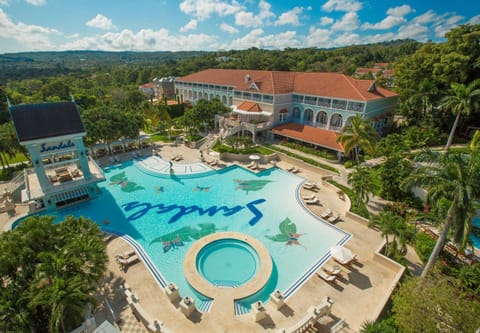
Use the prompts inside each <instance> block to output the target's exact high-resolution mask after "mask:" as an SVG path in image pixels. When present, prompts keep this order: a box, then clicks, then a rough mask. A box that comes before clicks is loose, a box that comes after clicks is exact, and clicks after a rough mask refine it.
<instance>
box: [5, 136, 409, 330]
mask: <svg viewBox="0 0 480 333" xmlns="http://www.w3.org/2000/svg"><path fill="white" fill-rule="evenodd" d="M160 151H161V156H162V158H163V159H165V160H168V159H170V158H171V157H174V156H176V155H178V154H180V155H182V157H183V160H182V161H180V162H177V163H197V162H198V161H199V160H200V151H199V150H197V149H191V148H188V147H185V146H183V145H182V146H178V147H174V146H171V145H168V144H164V145H163V146H162V147H161V148H160ZM151 154H152V151H151V148H146V149H144V150H143V156H144V157H147V156H150V155H151ZM118 156H119V157H120V159H121V160H126V159H131V158H132V156H131V154H130V153H125V154H123V155H118ZM207 159H212V157H211V156H208V157H207ZM100 164H101V165H102V166H106V165H108V164H110V162H109V160H108V159H107V158H104V159H100ZM231 164H233V163H232V162H225V161H219V163H218V164H217V166H215V168H222V167H225V166H229V165H231ZM292 164H295V165H297V166H298V167H299V168H300V172H299V173H297V175H299V176H301V177H304V178H305V179H306V181H308V182H311V183H316V184H318V185H319V188H320V190H319V191H318V192H315V193H314V192H312V191H309V190H307V189H304V188H302V189H301V190H300V193H299V196H300V197H301V198H303V197H304V196H307V195H310V194H312V193H314V194H315V195H316V196H317V197H318V198H319V200H320V205H318V204H316V205H306V204H305V207H306V209H309V210H310V211H311V212H312V214H315V215H317V216H319V215H320V214H321V213H322V212H323V211H324V210H325V209H327V208H330V209H331V210H332V211H336V212H338V213H339V214H340V220H339V221H337V222H336V223H335V226H336V227H338V228H340V229H343V230H345V231H346V232H348V233H350V234H351V235H352V237H351V238H350V240H349V241H348V242H347V243H346V247H347V248H349V249H350V250H352V252H353V253H355V254H356V255H357V258H358V260H357V261H356V262H354V263H353V265H351V266H349V267H345V266H342V272H341V275H340V277H339V278H338V279H337V282H336V283H328V282H325V281H324V280H323V279H321V278H319V277H318V276H317V275H312V276H311V277H310V278H309V279H308V280H307V281H306V282H305V284H304V285H302V286H301V288H299V289H297V290H296V291H295V292H294V293H293V294H292V295H291V296H290V297H288V298H287V300H286V305H285V306H283V307H282V308H280V309H279V310H277V309H276V308H275V307H274V306H273V304H271V302H267V303H266V304H265V308H266V311H267V313H268V317H267V318H266V319H264V320H262V321H260V322H255V319H254V317H253V315H252V314H251V313H248V314H244V315H240V316H235V315H233V313H234V311H233V304H232V302H231V299H232V298H231V297H230V296H229V295H228V289H225V295H226V296H225V297H221V296H220V297H218V298H216V299H215V300H214V302H213V305H212V307H211V308H210V311H209V312H208V313H201V312H198V311H195V312H194V313H193V314H192V315H190V316H189V317H188V318H187V317H186V316H185V315H184V314H183V313H182V312H181V311H180V302H179V301H178V300H177V301H175V302H173V303H172V302H171V301H170V300H169V298H168V297H167V295H166V294H165V292H164V289H163V288H162V287H161V286H160V285H159V283H158V282H157V281H156V280H155V279H154V277H153V276H152V274H151V273H150V272H149V270H148V269H147V267H146V266H145V265H144V264H143V262H139V263H136V264H133V265H131V266H129V267H128V269H127V270H126V271H125V272H124V271H121V270H120V269H119V266H118V265H117V263H116V262H115V259H114V258H115V255H117V254H120V253H124V252H125V251H127V250H130V249H131V246H130V245H129V243H127V242H126V241H125V240H123V239H122V238H118V237H114V238H113V239H111V240H110V241H108V243H107V253H108V256H109V258H110V260H109V263H108V268H107V272H106V273H105V278H104V281H103V282H102V285H101V287H100V288H99V292H98V295H97V299H98V303H97V304H98V307H97V309H96V311H95V319H96V322H97V324H100V323H102V322H103V321H104V320H109V321H111V322H113V321H114V319H115V320H116V321H117V322H118V323H119V324H118V325H119V327H120V329H121V330H122V332H146V331H147V330H146V329H145V327H144V326H143V324H142V323H141V322H139V321H137V320H136V319H135V317H134V315H133V313H132V310H131V309H130V308H129V306H128V304H127V302H126V299H125V297H124V295H123V292H121V286H122V284H123V283H124V282H128V285H129V286H130V288H131V289H132V291H133V292H134V293H136V294H137V296H138V298H139V300H140V304H141V305H142V307H143V308H144V309H145V310H146V311H147V312H148V313H149V314H150V316H151V317H152V318H156V319H159V320H160V321H162V322H163V323H164V324H165V327H167V328H168V329H169V330H171V331H172V332H176V333H180V332H194V331H195V332H264V331H267V332H277V331H279V330H280V329H282V328H289V327H292V326H294V325H295V324H296V323H297V322H298V321H299V320H300V319H302V318H303V317H304V316H305V314H306V312H307V310H308V309H309V308H310V307H311V306H316V305H319V304H321V302H322V300H323V298H324V297H325V296H329V297H331V299H332V300H333V301H334V304H333V307H332V313H331V315H329V316H326V317H324V318H323V319H322V323H323V324H324V325H317V331H318V332H328V331H329V330H328V328H329V327H330V326H332V325H334V324H335V323H336V322H338V321H339V320H341V319H343V320H345V322H346V323H347V325H348V328H345V329H344V330H343V332H358V331H359V329H360V326H361V325H362V323H363V322H364V321H366V320H372V319H375V318H376V316H377V315H378V314H379V311H380V310H381V309H382V308H383V306H384V304H385V302H386V300H387V299H388V295H390V293H391V292H392V290H393V288H394V287H395V285H396V284H397V281H398V279H399V274H400V275H401V272H400V270H401V267H400V266H399V265H398V264H396V263H393V262H391V261H390V260H389V259H386V258H385V257H383V256H379V255H378V254H377V251H378V249H379V248H380V247H381V246H382V244H383V241H384V240H383V238H382V237H381V235H380V233H379V232H377V231H375V230H373V229H370V228H368V227H367V225H366V224H365V221H361V220H360V219H358V218H356V217H354V216H352V215H350V214H347V210H348V208H349V202H348V198H346V199H343V200H342V198H341V196H340V195H339V194H338V192H337V190H336V189H335V188H333V187H331V186H330V185H327V184H322V177H325V176H331V174H329V173H328V172H326V171H322V170H320V169H317V168H314V167H308V166H306V165H305V164H302V163H298V164H297V163H295V161H292V160H291V159H288V158H285V159H284V158H283V157H282V159H281V160H280V161H279V162H277V163H276V166H277V167H280V168H282V169H286V168H288V167H290V166H291V165H292ZM240 165H242V164H240ZM270 167H272V165H271V164H265V165H262V164H260V168H259V170H262V169H265V168H270ZM27 209H28V207H27V206H26V205H17V214H16V216H15V217H14V218H15V219H16V218H18V217H19V216H20V215H21V214H23V213H26V211H27ZM12 219H13V218H9V217H8V216H7V215H6V214H1V215H0V231H3V230H7V229H8V228H9V225H10V224H11V221H12ZM331 263H332V259H330V261H329V264H331ZM160 270H161V268H160ZM180 295H181V296H182V297H184V296H188V295H185V294H183V291H182V290H180ZM104 299H107V300H108V304H109V306H107V305H106V303H105V302H104ZM110 306H111V309H112V310H113V315H112V312H111V311H110V310H109V307H110ZM227 310H228V311H227ZM340 332H341V331H340Z"/></svg>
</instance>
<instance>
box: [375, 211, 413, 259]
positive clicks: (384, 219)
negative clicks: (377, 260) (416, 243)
mask: <svg viewBox="0 0 480 333" xmlns="http://www.w3.org/2000/svg"><path fill="white" fill-rule="evenodd" d="M370 223H371V225H373V226H375V227H377V228H378V229H380V232H381V234H382V236H383V237H385V243H386V244H385V247H386V251H387V255H391V254H392V255H393V254H395V253H394V251H395V249H397V248H398V244H397V240H398V241H399V243H400V244H399V245H400V246H401V248H400V251H401V253H405V252H406V244H407V243H406V232H407V223H406V222H405V220H404V219H403V218H402V217H401V216H399V215H397V214H395V213H393V212H390V211H385V212H380V213H378V214H377V215H375V216H373V217H372V219H371V220H370ZM390 235H391V236H393V240H392V242H391V245H392V246H390V242H389V236H390Z"/></svg>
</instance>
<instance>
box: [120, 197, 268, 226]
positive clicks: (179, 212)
mask: <svg viewBox="0 0 480 333" xmlns="http://www.w3.org/2000/svg"><path fill="white" fill-rule="evenodd" d="M264 202H266V200H265V199H257V200H253V201H250V202H249V203H247V204H246V205H245V206H243V205H236V206H233V207H228V206H225V205H224V206H220V207H218V206H216V205H214V206H210V207H208V208H202V207H199V206H197V205H191V206H183V205H177V204H170V205H165V204H163V203H159V204H151V203H149V202H138V201H132V202H129V203H126V204H124V205H122V208H123V210H125V212H129V211H134V212H133V214H131V215H130V216H127V220H128V221H134V220H137V219H139V218H141V217H142V216H144V215H146V214H147V213H149V212H150V211H152V212H154V213H156V214H165V213H169V212H175V214H174V215H173V216H171V217H170V218H169V219H168V223H175V222H177V221H178V220H179V219H181V218H182V217H184V216H186V215H189V214H192V213H198V215H200V216H203V215H205V214H207V215H208V216H214V215H216V214H217V213H220V214H222V215H223V216H232V215H234V214H236V213H238V212H240V211H242V210H244V209H245V208H247V209H248V210H249V211H250V212H251V213H252V214H253V217H252V218H251V219H250V221H248V224H250V225H251V226H254V225H255V224H257V223H258V221H260V220H261V218H262V217H263V213H262V212H261V211H260V210H258V208H257V207H256V206H257V205H259V204H262V203H264Z"/></svg>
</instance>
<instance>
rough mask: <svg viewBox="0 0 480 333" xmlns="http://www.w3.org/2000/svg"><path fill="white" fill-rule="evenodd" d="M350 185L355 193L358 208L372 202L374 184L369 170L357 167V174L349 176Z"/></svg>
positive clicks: (353, 173)
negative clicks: (371, 195)
mask: <svg viewBox="0 0 480 333" xmlns="http://www.w3.org/2000/svg"><path fill="white" fill-rule="evenodd" d="M348 184H349V185H350V186H351V187H352V190H353V192H354V193H355V201H356V204H357V207H360V206H361V204H362V203H364V204H367V203H368V202H369V201H370V194H371V193H372V192H373V188H374V184H373V182H372V179H371V177H370V173H369V172H368V169H367V168H365V167H361V166H357V167H356V168H355V172H352V173H350V174H349V175H348Z"/></svg>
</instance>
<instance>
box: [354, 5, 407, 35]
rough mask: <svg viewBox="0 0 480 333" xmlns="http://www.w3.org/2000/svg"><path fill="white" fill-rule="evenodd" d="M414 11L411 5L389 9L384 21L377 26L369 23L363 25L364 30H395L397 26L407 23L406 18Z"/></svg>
mask: <svg viewBox="0 0 480 333" xmlns="http://www.w3.org/2000/svg"><path fill="white" fill-rule="evenodd" d="M414 11H415V10H413V9H412V8H411V7H410V6H409V5H402V6H398V7H393V8H389V9H388V10H387V14H388V16H387V17H385V18H384V19H383V20H382V21H380V22H378V23H375V24H371V23H368V22H367V23H364V24H363V25H362V29H364V30H368V29H372V30H387V29H390V28H393V27H395V26H397V25H400V24H402V23H405V22H407V20H406V19H405V18H404V16H405V15H407V14H409V13H411V12H414Z"/></svg>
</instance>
